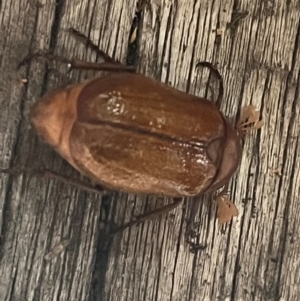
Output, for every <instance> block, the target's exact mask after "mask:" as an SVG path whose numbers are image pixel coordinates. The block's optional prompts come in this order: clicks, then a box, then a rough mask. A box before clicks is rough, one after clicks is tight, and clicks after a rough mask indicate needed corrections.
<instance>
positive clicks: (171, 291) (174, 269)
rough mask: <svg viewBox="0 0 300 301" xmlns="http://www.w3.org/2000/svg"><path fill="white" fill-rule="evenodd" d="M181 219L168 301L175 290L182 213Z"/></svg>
mask: <svg viewBox="0 0 300 301" xmlns="http://www.w3.org/2000/svg"><path fill="white" fill-rule="evenodd" d="M185 203H186V200H185ZM181 215H182V217H181V219H180V226H179V231H178V236H177V245H176V251H175V258H174V267H173V272H172V286H171V289H170V300H172V296H173V293H174V289H176V285H175V282H176V281H175V280H176V276H177V275H176V267H177V264H178V263H179V264H180V262H178V255H179V251H180V246H181V237H182V235H184V233H185V231H184V227H185V218H184V213H183V211H182V213H181Z"/></svg>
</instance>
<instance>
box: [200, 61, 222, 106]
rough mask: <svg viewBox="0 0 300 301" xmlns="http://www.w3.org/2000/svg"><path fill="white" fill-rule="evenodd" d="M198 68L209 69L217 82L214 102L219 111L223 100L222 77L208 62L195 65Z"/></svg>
mask: <svg viewBox="0 0 300 301" xmlns="http://www.w3.org/2000/svg"><path fill="white" fill-rule="evenodd" d="M199 66H204V67H207V68H209V70H210V71H211V72H213V73H214V74H215V75H216V77H217V78H218V80H219V95H218V98H217V101H216V105H217V107H218V108H219V109H220V107H221V103H222V100H223V93H224V85H223V77H222V75H221V73H220V71H219V70H218V69H217V68H216V67H215V66H214V65H213V64H212V63H210V62H206V61H203V62H199V63H197V64H196V68H198V67H199Z"/></svg>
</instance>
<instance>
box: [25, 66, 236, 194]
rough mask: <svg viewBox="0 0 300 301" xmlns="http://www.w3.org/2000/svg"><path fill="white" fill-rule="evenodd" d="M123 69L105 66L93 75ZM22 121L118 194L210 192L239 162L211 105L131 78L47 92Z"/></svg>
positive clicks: (232, 137) (231, 135)
mask: <svg viewBox="0 0 300 301" xmlns="http://www.w3.org/2000/svg"><path fill="white" fill-rule="evenodd" d="M72 63H73V66H75V65H76V66H75V68H80V66H81V65H80V64H81V63H80V64H79V62H78V61H76V64H75V63H74V61H73V62H72ZM83 65H84V66H81V67H82V68H85V67H86V68H89V69H90V68H91V65H93V64H89V65H85V64H83ZM109 66H111V67H109ZM128 68H129V67H126V66H125V67H124V66H123V65H120V64H118V63H117V64H116V63H113V62H112V61H110V62H109V63H103V64H98V68H96V69H101V70H115V69H117V70H127V69H128ZM94 69H95V68H94ZM128 70H129V71H130V69H128ZM221 87H222V86H221ZM30 118H31V122H32V125H33V127H34V128H35V129H36V130H37V132H38V134H39V135H40V136H42V137H43V138H44V139H45V141H46V142H47V143H48V144H50V145H51V146H52V147H53V148H54V149H55V150H56V151H57V152H58V153H59V154H60V155H61V156H62V157H64V158H65V159H66V160H67V161H68V162H69V163H70V164H71V165H72V166H73V167H74V168H76V169H77V170H78V171H80V172H81V173H83V174H85V175H87V176H89V177H90V178H92V179H93V180H95V181H96V182H98V183H101V184H103V185H104V186H107V187H110V188H113V189H118V190H122V191H126V192H134V193H152V194H163V195H167V196H173V197H181V196H195V195H199V194H202V193H206V192H209V191H214V190H216V189H218V188H220V187H221V186H223V185H225V184H227V183H228V182H229V180H230V178H231V176H232V175H233V174H234V172H235V171H236V169H237V167H238V164H239V161H240V157H241V145H240V138H239V136H238V134H237V131H236V130H235V128H234V127H233V126H232V125H231V124H230V123H229V121H228V120H227V119H226V118H225V117H224V116H223V115H222V113H221V112H220V110H219V108H218V106H217V105H215V104H214V103H212V102H210V101H208V100H206V99H204V98H200V97H196V96H193V95H189V94H187V93H184V92H181V91H179V90H176V89H174V88H171V87H170V86H168V85H166V84H163V83H160V82H158V81H156V80H154V79H151V78H148V77H145V76H143V75H141V74H137V73H129V72H121V73H120V72H118V73H110V74H108V75H106V76H103V77H99V78H94V79H92V80H89V81H87V82H83V83H80V84H76V85H72V86H68V87H66V88H63V89H60V90H57V91H54V92H50V93H48V94H46V95H45V96H44V97H43V98H42V99H41V100H40V101H39V102H37V103H36V104H35V105H34V106H33V107H32V110H31V117H30Z"/></svg>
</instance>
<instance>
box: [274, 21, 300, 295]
mask: <svg viewBox="0 0 300 301" xmlns="http://www.w3.org/2000/svg"><path fill="white" fill-rule="evenodd" d="M297 45H298V46H300V23H299V24H298V31H297V36H296V39H295V46H294V52H293V58H292V67H291V71H290V72H289V74H288V77H287V80H286V86H285V88H286V89H285V93H284V97H283V101H284V103H285V104H286V103H287V100H288V93H289V84H290V83H291V82H292V78H293V71H294V70H295V66H296V64H297V54H298V52H299V47H297ZM299 95H300V76H298V83H297V84H296V90H295V94H294V101H293V104H292V110H291V111H292V112H296V106H297V101H296V99H297V97H299ZM283 107H284V106H283ZM298 118H299V117H298V116H297V117H296V114H292V115H291V116H290V123H289V126H288V131H287V133H288V135H287V144H286V147H285V148H284V154H283V158H282V162H283V163H282V170H285V165H286V162H288V158H287V156H288V147H289V143H288V140H289V137H291V136H292V131H293V126H294V123H295V121H296V122H297V120H298ZM297 160H298V158H297V151H295V152H294V157H293V160H292V165H291V170H297V166H296V162H297ZM290 176H291V178H290V180H289V187H288V188H287V199H286V200H282V198H281V194H280V192H281V191H280V190H281V187H282V183H283V178H282V177H280V180H279V185H278V194H277V204H278V203H279V202H283V201H284V202H285V208H284V220H283V221H284V223H283V229H282V232H281V235H280V236H281V244H280V246H279V247H281V250H279V256H278V257H279V260H278V266H279V268H278V274H277V279H276V280H277V281H276V284H275V286H276V296H280V294H281V288H282V286H281V281H282V282H284V281H283V280H282V279H281V277H282V275H283V273H282V272H283V269H284V265H283V262H284V259H285V256H286V249H287V243H288V232H289V215H290V210H292V208H291V203H292V200H291V199H292V197H293V196H292V190H293V188H292V185H293V184H294V177H295V173H291V175H290ZM276 208H277V206H276ZM273 229H274V227H273V228H272V231H273ZM280 251H281V252H280Z"/></svg>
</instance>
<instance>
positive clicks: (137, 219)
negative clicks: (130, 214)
mask: <svg viewBox="0 0 300 301" xmlns="http://www.w3.org/2000/svg"><path fill="white" fill-rule="evenodd" d="M182 201H183V198H174V201H173V202H172V203H171V204H167V205H165V206H162V207H160V208H157V209H154V210H152V211H149V212H146V213H144V214H141V215H138V216H136V217H135V219H134V220H132V221H130V222H128V223H126V224H124V225H122V226H120V227H118V228H116V229H115V230H114V231H113V233H111V234H112V235H113V234H117V233H119V232H122V231H124V230H125V229H127V228H130V227H133V226H135V225H138V224H140V223H143V222H144V221H146V220H148V219H152V218H155V217H157V216H159V215H162V214H165V213H167V212H169V211H171V210H173V209H175V208H176V207H177V206H178V205H179V204H180V203H181V202H182Z"/></svg>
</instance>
